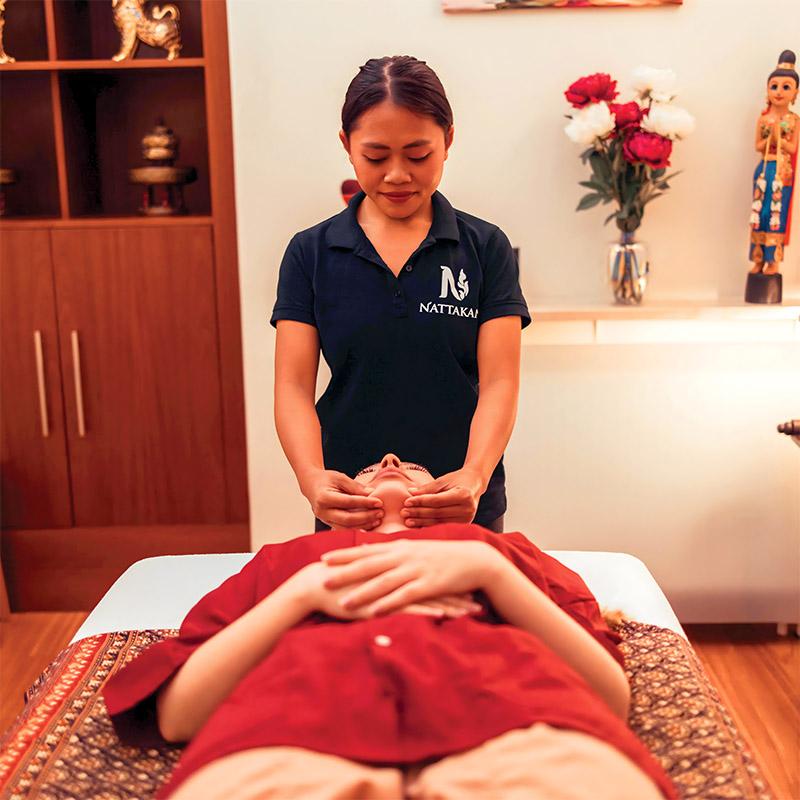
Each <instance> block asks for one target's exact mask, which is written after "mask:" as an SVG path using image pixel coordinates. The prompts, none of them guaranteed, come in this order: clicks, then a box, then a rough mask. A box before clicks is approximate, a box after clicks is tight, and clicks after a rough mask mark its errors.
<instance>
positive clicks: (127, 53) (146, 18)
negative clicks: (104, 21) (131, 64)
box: [111, 0, 182, 61]
mask: <svg viewBox="0 0 800 800" xmlns="http://www.w3.org/2000/svg"><path fill="white" fill-rule="evenodd" d="M111 6H112V8H113V10H114V24H115V25H116V26H117V30H118V31H119V32H120V36H121V42H120V47H119V51H118V52H117V53H116V54H115V55H113V56H111V58H112V60H113V61H124V60H126V59H132V58H133V57H134V56H135V55H136V49H137V48H138V47H139V42H140V41H142V42H144V43H145V44H149V45H150V46H151V47H163V48H164V49H165V50H167V61H172V60H173V59H176V58H178V56H179V55H180V51H181V47H182V45H181V32H180V17H181V13H180V11H179V9H178V7H177V6H176V5H174V4H173V3H167V4H166V5H163V6H153V7H152V10H151V11H145V8H144V0H111Z"/></svg>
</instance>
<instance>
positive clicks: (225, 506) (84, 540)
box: [0, 0, 249, 610]
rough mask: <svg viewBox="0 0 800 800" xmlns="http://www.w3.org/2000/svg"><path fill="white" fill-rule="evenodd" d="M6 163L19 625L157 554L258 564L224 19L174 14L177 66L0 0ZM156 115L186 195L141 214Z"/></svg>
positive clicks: (7, 397)
mask: <svg viewBox="0 0 800 800" xmlns="http://www.w3.org/2000/svg"><path fill="white" fill-rule="evenodd" d="M5 19H6V25H5V29H4V35H5V46H6V50H7V51H8V53H10V54H11V55H13V56H15V57H16V59H17V60H16V62H13V63H7V64H1V65H0V103H1V104H2V108H1V109H0V112H2V113H0V154H1V155H2V164H0V166H2V167H5V168H11V169H15V170H16V172H17V178H18V179H17V182H16V183H15V184H14V185H12V186H5V187H4V189H5V192H4V194H5V216H4V217H3V218H0V305H1V309H0V310H2V330H0V333H2V341H0V349H1V350H0V355H2V363H0V389H1V390H2V403H0V424H1V425H2V431H1V433H2V465H1V467H0V473H1V476H0V477H1V478H2V481H1V483H0V491H1V492H2V498H0V500H1V502H2V508H1V509H0V513H1V514H2V529H3V530H2V535H0V546H1V547H2V550H1V555H2V569H3V570H4V571H5V579H6V582H7V584H8V588H9V595H10V598H11V605H12V609H14V610H35V609H48V608H49V609H79V608H87V607H89V606H90V605H91V604H92V603H93V602H94V601H96V600H97V599H99V597H100V596H101V595H102V593H103V591H105V589H107V588H108V585H109V583H110V582H111V581H113V579H114V578H116V577H117V576H118V575H119V573H120V572H122V570H124V569H125V567H127V566H128V565H129V564H130V563H132V562H133V561H135V560H137V559H139V558H143V557H146V556H149V555H159V554H170V553H191V552H225V551H241V550H245V549H247V548H248V546H249V536H248V530H247V519H248V510H247V474H246V454H245V431H244V401H243V396H244V387H243V375H242V354H241V328H240V317H239V285H238V272H237V247H236V216H235V203H234V184H233V144H232V130H231V104H230V77H229V71H228V53H227V49H228V43H227V29H226V9H225V3H224V2H222V0H183V1H182V2H181V27H182V31H183V44H184V48H183V50H182V51H181V55H180V57H179V58H177V59H175V60H173V61H167V60H166V52H165V51H164V50H159V49H156V48H151V47H148V46H145V45H142V46H141V47H140V48H139V50H138V51H137V54H136V57H135V58H134V59H132V60H128V61H122V62H117V61H113V60H112V58H111V57H112V55H114V53H116V51H117V49H118V45H119V33H118V32H117V30H116V28H115V26H114V23H113V11H112V8H111V3H88V4H87V3H86V2H85V0H30V2H27V3H8V4H7V8H6V16H5ZM158 118H163V120H164V122H165V123H166V124H167V125H168V126H170V127H172V128H173V129H174V131H175V134H176V135H177V137H178V139H179V142H180V144H179V151H178V159H177V162H176V163H177V166H192V167H194V168H195V169H196V171H197V180H196V181H195V182H194V183H191V184H189V185H188V186H187V187H186V189H185V194H184V198H185V204H186V209H187V213H186V214H183V215H174V216H161V217H146V216H142V215H141V214H140V213H139V206H140V201H141V186H135V185H132V184H130V182H129V181H128V170H129V169H130V168H132V167H136V166H141V165H142V163H143V161H142V152H141V139H142V137H143V136H144V135H145V134H146V133H148V132H149V131H150V130H151V129H152V126H153V125H154V123H155V122H156V120H157V119H158Z"/></svg>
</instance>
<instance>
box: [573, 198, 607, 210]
mask: <svg viewBox="0 0 800 800" xmlns="http://www.w3.org/2000/svg"><path fill="white" fill-rule="evenodd" d="M602 199H603V198H602V196H601V195H599V194H587V195H586V196H585V197H583V199H582V200H581V201H580V203H578V207H577V208H576V209H575V210H576V211H584V210H585V209H587V208H594V206H596V205H597V204H598V203H599V202H600V201H601V200H602Z"/></svg>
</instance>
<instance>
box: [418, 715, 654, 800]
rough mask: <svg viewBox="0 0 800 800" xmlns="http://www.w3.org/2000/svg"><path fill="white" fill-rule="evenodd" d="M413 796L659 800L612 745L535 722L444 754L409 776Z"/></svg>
mask: <svg viewBox="0 0 800 800" xmlns="http://www.w3.org/2000/svg"><path fill="white" fill-rule="evenodd" d="M412 775H413V771H412V772H411V774H409V782H408V784H407V785H406V795H405V796H406V797H407V798H412V799H413V800H474V799H476V798H487V797H492V798H494V797H497V798H500V797H502V798H503V800H586V798H592V800H663V796H662V794H661V791H660V790H659V789H658V787H657V786H656V785H655V783H653V782H652V781H651V780H650V778H649V777H648V776H647V775H645V774H644V773H643V772H642V771H641V770H640V769H639V768H638V767H637V766H636V765H635V764H634V763H633V762H632V761H631V760H630V759H629V758H628V757H627V756H625V755H623V754H622V753H620V752H619V751H618V750H617V749H616V748H614V747H612V746H611V745H609V744H606V743H605V742H603V741H601V740H600V739H597V738H595V737H594V736H587V735H586V734H585V733H579V732H578V731H570V730H563V729H560V728H553V727H551V726H550V725H546V724H544V723H537V724H535V725H533V726H532V727H530V728H524V729H519V730H513V731H509V732H508V733H504V734H502V735H501V736H498V737H496V738H495V739H490V740H489V741H488V742H484V743H483V744H482V745H480V746H479V747H475V748H473V749H472V750H467V751H465V752H463V753H456V754H455V755H452V756H448V757H447V758H443V759H442V760H441V761H437V762H436V763H434V764H431V765H429V766H427V767H423V768H422V770H420V771H419V773H418V774H417V775H416V777H413V778H412V777H411V776H412Z"/></svg>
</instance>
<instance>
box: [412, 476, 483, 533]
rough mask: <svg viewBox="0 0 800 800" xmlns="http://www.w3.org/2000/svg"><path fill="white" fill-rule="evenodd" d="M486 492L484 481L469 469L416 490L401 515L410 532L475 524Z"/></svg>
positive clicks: (442, 477)
mask: <svg viewBox="0 0 800 800" xmlns="http://www.w3.org/2000/svg"><path fill="white" fill-rule="evenodd" d="M485 490H486V486H485V485H484V481H483V478H482V477H481V476H480V475H479V474H478V472H476V471H475V470H472V469H469V468H462V469H458V470H456V471H455V472H448V473H447V474H446V475H442V476H440V477H439V478H437V479H436V480H434V481H431V482H430V483H425V484H423V485H422V486H415V487H413V488H412V489H410V490H409V491H410V492H411V494H412V495H413V496H412V497H409V498H408V500H406V502H405V507H404V508H403V510H402V511H401V512H400V515H401V516H402V517H403V519H404V521H405V524H406V525H407V526H408V527H409V528H422V527H426V526H428V525H438V524H440V523H442V522H472V520H473V519H474V518H475V512H476V511H477V510H478V501H479V500H480V499H481V495H482V494H483V493H484V491H485Z"/></svg>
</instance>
